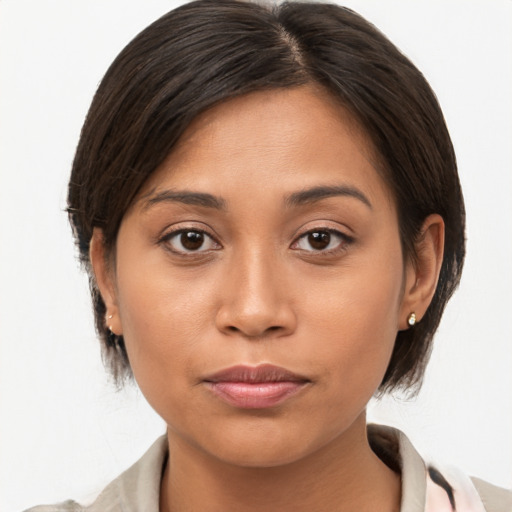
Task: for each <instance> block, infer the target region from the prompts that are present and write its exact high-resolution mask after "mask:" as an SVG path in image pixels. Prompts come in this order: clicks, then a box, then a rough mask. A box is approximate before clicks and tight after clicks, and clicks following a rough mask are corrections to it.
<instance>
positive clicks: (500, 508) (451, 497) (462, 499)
mask: <svg viewBox="0 0 512 512" xmlns="http://www.w3.org/2000/svg"><path fill="white" fill-rule="evenodd" d="M368 437H369V441H370V445H371V447H372V449H373V450H374V452H375V453H376V454H377V456H378V457H379V458H380V459H381V460H382V461H383V462H384V463H385V464H387V465H388V466H389V467H390V468H391V469H393V470H395V471H397V472H399V473H400V474H401V477H402V504H401V511H403V512H411V511H412V512H444V511H450V512H452V511H457V512H512V491H510V490H506V489H503V488H501V487H497V486H495V485H492V484H490V483H488V482H485V481H484V480H481V479H479V478H470V477H469V476H467V475H466V474H465V473H463V472H462V471H460V470H459V469H457V468H455V467H453V466H448V465H442V464H437V463H427V462H425V461H424V459H423V458H422V457H421V456H420V455H419V454H418V452H417V451H416V449H415V448H414V446H413V445H412V444H411V442H410V441H409V439H408V438H407V436H406V435H405V434H404V433H403V432H401V431H400V430H398V429H395V428H391V427H386V426H382V425H369V426H368Z"/></svg>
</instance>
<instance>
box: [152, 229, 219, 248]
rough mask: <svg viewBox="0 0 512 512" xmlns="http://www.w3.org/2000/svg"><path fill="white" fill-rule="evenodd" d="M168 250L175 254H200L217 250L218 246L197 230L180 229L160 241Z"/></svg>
mask: <svg viewBox="0 0 512 512" xmlns="http://www.w3.org/2000/svg"><path fill="white" fill-rule="evenodd" d="M162 242H165V243H166V244H167V246H168V247H169V249H170V250H171V251H173V252H177V253H181V254H183V253H185V254H186V253H192V252H196V253H201V252H206V251H211V250H215V249H219V248H220V245H219V244H218V243H217V242H216V241H215V240H214V239H213V238H212V237H211V236H210V235H208V234H207V233H205V232H204V231H200V230H197V229H180V230H179V231H174V232H172V233H168V234H167V235H165V236H164V237H163V239H162Z"/></svg>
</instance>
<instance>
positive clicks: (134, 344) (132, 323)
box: [117, 247, 213, 391]
mask: <svg viewBox="0 0 512 512" xmlns="http://www.w3.org/2000/svg"><path fill="white" fill-rule="evenodd" d="M124 249H125V250H124V252H121V250H118V254H119V255H120V257H119V259H118V262H117V268H118V275H117V282H118V306H119V312H120V317H121V322H122V329H123V336H124V340H125V343H126V348H127V351H128V356H129V359H130V364H131V367H132V370H133V372H134V375H135V378H136V380H137V382H138V383H139V385H140V387H141V389H143V391H144V387H146V386H150V387H153V386H154V387H159V386H160V387H162V386H165V387H168V386H170V385H172V386H179V385H180V378H181V380H183V375H185V376H187V374H191V360H192V359H193V356H194V354H196V353H197V348H198V345H199V344H200V343H201V342H202V341H204V330H205V325H206V323H207V319H208V318H211V314H212V313H211V311H209V310H210V309H211V308H212V303H213V299H212V297H211V292H210V290H211V289H212V287H211V286H210V285H209V283H208V281H206V280H205V279H204V278H203V277H202V276H196V278H194V279H187V280H185V279H184V278H183V274H184V272H183V271H182V272H181V274H182V275H181V276H180V273H179V272H178V273H176V271H174V272H172V271H171V268H170V265H169V264H168V263H167V264H166V261H165V256H164V257H162V254H161V253H160V254H158V253H157V254H156V255H154V256H152V255H151V254H149V255H148V253H147V252H146V253H145V254H144V256H143V257H142V254H139V256H140V257H137V254H138V252H137V250H134V248H133V247H130V248H124ZM127 255H134V257H131V258H129V257H128V256H127ZM199 283H200V285H199ZM190 378H192V377H190ZM161 389H164V388H161Z"/></svg>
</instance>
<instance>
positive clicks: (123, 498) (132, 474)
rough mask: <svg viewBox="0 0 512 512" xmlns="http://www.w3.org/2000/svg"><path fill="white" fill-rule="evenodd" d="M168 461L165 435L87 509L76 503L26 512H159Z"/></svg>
mask: <svg viewBox="0 0 512 512" xmlns="http://www.w3.org/2000/svg"><path fill="white" fill-rule="evenodd" d="M166 458H167V436H162V437H160V438H159V439H157V441H156V442H155V443H154V444H153V445H152V446H151V448H149V450H148V451H147V452H146V453H145V454H144V455H143V456H142V458H140V459H139V460H138V461H137V462H136V463H135V464H134V465H133V466H131V467H130V468H128V469H127V470H126V471H125V472H124V473H122V474H121V475H120V476H119V477H117V478H116V479H115V480H114V481H112V482H110V484H108V485H107V487H105V489H104V490H103V491H102V492H101V493H100V494H99V495H98V497H97V498H96V500H95V501H94V502H93V503H91V504H90V505H87V506H84V505H82V504H80V503H77V502H76V501H73V500H67V501H63V502H62V503H56V504H54V505H39V506H36V507H33V508H30V509H28V510H25V511H24V512H117V511H119V512H126V511H132V510H144V512H158V499H159V493H160V480H161V476H162V468H163V465H164V463H165V460H166Z"/></svg>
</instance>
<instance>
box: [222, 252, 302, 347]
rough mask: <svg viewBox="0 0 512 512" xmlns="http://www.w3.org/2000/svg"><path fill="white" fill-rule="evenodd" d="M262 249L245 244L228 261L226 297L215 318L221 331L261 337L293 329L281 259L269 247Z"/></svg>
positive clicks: (292, 315)
mask: <svg viewBox="0 0 512 512" xmlns="http://www.w3.org/2000/svg"><path fill="white" fill-rule="evenodd" d="M262 245H265V247H263V246H262ZM262 245H259V246H255V245H254V244H247V245H246V246H244V247H240V248H239V250H238V251H234V252H233V254H232V258H230V264H229V266H228V268H227V275H226V283H225V284H226V289H225V291H226V294H225V296H224V300H223V304H222V305H221V310H220V311H219V316H218V323H219V327H220V328H221V329H223V330H224V331H229V332H233V331H236V332H239V333H241V334H243V335H244V336H247V337H261V336H264V335H268V334H269V333H271V332H273V333H278V332H279V333H281V334H283V333H285V332H289V331H290V330H292V329H293V328H294V325H295V315H294V313H293V311H292V309H291V303H290V300H289V297H287V293H286V285H285V282H284V275H283V273H282V271H281V270H280V265H279V259H280V258H279V257H278V255H276V254H275V251H273V250H272V249H271V248H270V247H271V244H270V243H269V244H262Z"/></svg>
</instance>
